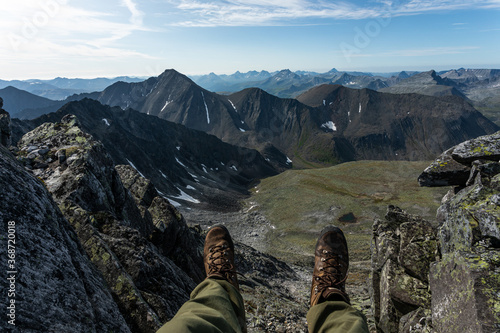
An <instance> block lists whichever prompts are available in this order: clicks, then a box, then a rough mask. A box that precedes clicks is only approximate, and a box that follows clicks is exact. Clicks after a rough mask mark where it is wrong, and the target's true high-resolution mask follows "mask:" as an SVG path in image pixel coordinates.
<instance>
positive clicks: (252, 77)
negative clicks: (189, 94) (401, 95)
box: [191, 68, 406, 98]
mask: <svg viewBox="0 0 500 333" xmlns="http://www.w3.org/2000/svg"><path fill="white" fill-rule="evenodd" d="M191 78H192V79H193V81H194V82H195V83H196V84H198V85H200V86H201V87H203V88H205V89H207V90H210V91H214V92H224V93H226V94H227V93H231V92H237V91H240V90H243V89H246V88H261V89H263V90H265V91H267V92H268V93H270V94H273V95H276V96H278V97H283V98H291V97H295V96H297V95H299V94H300V93H302V92H305V91H307V90H308V89H310V88H312V87H314V86H317V85H320V84H325V83H326V84H342V85H345V86H347V87H350V88H370V89H380V88H383V87H387V86H389V85H391V84H394V83H395V82H398V81H399V80H400V79H399V78H398V77H395V78H388V77H385V76H382V75H380V76H375V75H373V74H371V73H364V72H340V71H338V70H336V69H335V68H333V69H331V70H330V71H328V72H326V73H316V72H308V71H296V72H292V71H290V70H289V69H284V70H281V71H278V72H274V73H269V72H255V71H254V72H248V73H245V74H242V73H240V72H236V73H235V74H232V75H216V74H214V73H210V74H208V75H202V76H192V77H191ZM405 78H406V77H405Z"/></svg>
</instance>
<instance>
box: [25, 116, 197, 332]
mask: <svg viewBox="0 0 500 333" xmlns="http://www.w3.org/2000/svg"><path fill="white" fill-rule="evenodd" d="M19 149H20V151H19V156H22V158H21V160H22V161H23V163H24V164H25V165H26V166H27V167H28V168H31V169H32V170H33V173H34V174H35V175H36V176H37V177H39V178H40V179H41V180H43V182H44V184H45V186H46V187H47V189H48V190H49V192H50V193H51V194H52V195H53V198H54V200H55V201H56V202H57V204H58V205H59V207H60V209H61V211H62V213H63V214H64V216H65V217H66V219H67V220H68V221H69V222H70V223H71V225H72V226H73V227H74V229H75V231H76V233H77V235H78V238H79V239H80V242H81V243H82V245H83V247H84V249H85V251H86V252H87V254H88V255H89V257H90V259H91V261H92V263H93V264H94V265H95V266H96V267H97V268H98V269H99V270H100V271H101V272H102V274H103V276H104V279H105V280H106V283H107V285H108V286H109V288H110V289H111V292H112V294H113V296H114V298H115V300H116V302H117V305H118V307H119V309H120V311H121V312H122V314H123V316H124V318H125V320H126V322H127V324H128V326H129V327H130V328H131V329H132V331H138V332H139V331H140V332H154V331H155V330H156V329H157V328H158V327H160V326H161V324H162V323H164V322H165V321H167V320H168V319H170V318H171V317H172V316H173V315H174V314H175V313H176V311H177V309H178V308H179V307H180V305H182V303H183V302H184V301H186V300H187V299H188V295H189V293H190V291H191V290H192V289H193V288H194V286H195V285H196V283H195V281H201V279H202V278H203V271H202V268H201V267H202V259H201V253H200V252H199V251H198V247H197V246H196V244H200V243H201V236H200V235H199V234H198V233H196V232H192V231H190V229H189V228H188V227H187V225H186V223H185V221H184V220H183V218H182V216H181V215H180V214H179V213H178V212H177V210H176V209H175V208H173V207H172V206H171V205H170V203H169V202H168V201H167V200H166V199H164V198H162V197H160V196H159V195H158V193H157V192H156V189H155V188H154V187H153V186H152V185H151V184H150V183H148V182H147V181H146V180H144V179H141V178H142V177H141V176H139V174H138V172H137V171H136V170H134V169H133V168H126V167H122V168H119V170H121V172H120V173H119V172H117V170H116V169H115V166H114V164H113V161H112V159H111V157H110V156H109V155H108V154H107V152H106V150H105V149H104V147H103V145H102V144H101V143H100V142H98V141H95V140H94V139H93V137H92V136H90V135H89V134H87V133H85V132H83V131H82V130H81V129H80V127H79V126H78V121H77V119H76V117H74V116H72V115H68V116H66V117H64V118H63V120H62V122H61V123H45V124H43V125H42V126H40V127H38V128H36V129H35V130H33V131H31V132H29V133H27V134H26V135H25V136H24V137H23V138H22V139H21V141H20V142H19ZM120 175H122V176H123V178H124V181H122V179H121V178H120ZM124 183H125V184H128V187H129V188H130V190H129V189H127V187H125V186H124ZM172 231H175V233H174V232H172ZM181 244H193V245H195V246H190V247H186V249H188V250H186V251H184V250H183V249H184V248H182V247H181ZM174 248H175V249H177V250H176V251H174V250H173V249H174ZM189 249H193V250H189ZM176 258H177V259H179V260H176ZM175 261H178V265H176V263H175ZM179 267H184V268H185V269H186V271H189V272H190V276H188V275H187V274H186V273H185V272H184V271H183V270H182V269H180V268H179Z"/></svg>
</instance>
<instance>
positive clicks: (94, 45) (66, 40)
mask: <svg viewBox="0 0 500 333" xmlns="http://www.w3.org/2000/svg"><path fill="white" fill-rule="evenodd" d="M117 4H118V5H121V6H122V7H123V8H125V9H126V11H122V12H123V13H124V14H123V13H120V14H118V13H107V12H101V11H96V10H89V9H85V8H81V7H77V6H73V5H70V4H69V3H65V2H64V1H38V0H23V1H18V2H12V4H10V5H8V6H6V12H7V13H8V14H7V15H5V19H3V20H2V21H0V31H2V35H3V36H4V37H5V36H7V38H8V39H9V41H10V44H11V46H12V48H14V49H15V50H17V51H21V50H22V51H30V50H34V49H38V45H39V44H40V43H42V44H44V45H59V46H60V49H66V48H70V49H75V50H76V49H79V50H82V49H83V47H87V48H88V49H89V50H91V49H92V50H94V51H93V52H90V53H89V52H85V54H89V55H91V54H96V55H97V54H99V52H98V51H99V49H102V52H101V54H108V53H109V52H108V51H109V49H110V48H113V45H112V43H114V42H117V41H119V40H122V39H123V38H125V37H127V36H129V35H130V34H131V33H133V32H134V31H137V30H146V28H145V27H144V26H143V17H144V13H143V12H141V11H140V10H139V9H138V7H137V5H136V3H135V2H133V1H132V0H117ZM127 12H128V13H129V14H128V15H127ZM13 41H14V42H13ZM37 44H38V45H37ZM115 48H117V47H116V46H115ZM48 49H49V50H50V49H53V48H52V47H49V48H48ZM120 51H121V52H124V53H125V54H134V53H136V52H132V51H129V50H120Z"/></svg>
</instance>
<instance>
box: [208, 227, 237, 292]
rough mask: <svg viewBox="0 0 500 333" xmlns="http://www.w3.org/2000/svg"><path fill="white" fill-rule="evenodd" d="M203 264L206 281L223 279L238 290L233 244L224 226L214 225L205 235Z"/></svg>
mask: <svg viewBox="0 0 500 333" xmlns="http://www.w3.org/2000/svg"><path fill="white" fill-rule="evenodd" d="M203 262H204V264H205V272H206V274H207V279H208V278H216V279H224V280H226V281H228V282H229V283H231V284H232V285H233V286H234V287H235V288H236V289H237V290H240V287H239V284H238V278H237V276H236V274H237V273H236V270H235V267H234V244H233V240H232V239H231V236H230V235H229V231H228V230H227V229H226V227H225V226H223V225H215V226H213V227H212V228H211V229H210V231H209V232H208V233H207V236H206V238H205V247H204V249H203Z"/></svg>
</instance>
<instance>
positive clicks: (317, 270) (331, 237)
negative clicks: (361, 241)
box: [311, 226, 350, 307]
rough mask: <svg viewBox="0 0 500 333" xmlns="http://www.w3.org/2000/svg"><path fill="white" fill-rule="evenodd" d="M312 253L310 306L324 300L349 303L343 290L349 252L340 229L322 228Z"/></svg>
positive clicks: (333, 227) (332, 227)
mask: <svg viewBox="0 0 500 333" xmlns="http://www.w3.org/2000/svg"><path fill="white" fill-rule="evenodd" d="M314 254H315V258H314V271H313V279H312V286H311V307H312V306H314V305H316V304H318V303H321V302H324V301H325V300H333V301H337V300H338V301H344V302H347V303H349V304H350V300H349V296H347V293H346V292H345V280H346V279H347V270H348V269H349V252H348V250H347V242H346V239H345V237H344V233H343V232H342V230H340V229H339V228H337V227H335V226H329V227H326V228H325V229H323V231H321V235H320V236H319V238H318V242H317V243H316V250H315V251H314Z"/></svg>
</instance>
